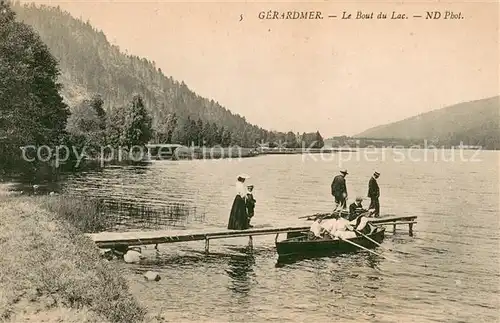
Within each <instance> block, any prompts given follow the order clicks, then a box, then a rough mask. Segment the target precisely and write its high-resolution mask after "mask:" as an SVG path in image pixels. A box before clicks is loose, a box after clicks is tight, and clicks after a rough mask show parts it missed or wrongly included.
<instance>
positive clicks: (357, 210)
mask: <svg viewBox="0 0 500 323" xmlns="http://www.w3.org/2000/svg"><path fill="white" fill-rule="evenodd" d="M361 202H363V198H362V197H361V196H358V197H356V201H355V202H354V203H352V204H351V205H349V221H352V220H354V219H356V218H357V217H358V216H359V215H360V214H362V213H365V212H366V210H365V209H363V205H362V204H361Z"/></svg>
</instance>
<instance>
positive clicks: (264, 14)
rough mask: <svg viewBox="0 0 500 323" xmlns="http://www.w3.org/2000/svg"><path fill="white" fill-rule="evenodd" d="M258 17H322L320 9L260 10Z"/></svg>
mask: <svg viewBox="0 0 500 323" xmlns="http://www.w3.org/2000/svg"><path fill="white" fill-rule="evenodd" d="M259 19H323V16H322V14H321V11H274V10H269V11H261V12H259Z"/></svg>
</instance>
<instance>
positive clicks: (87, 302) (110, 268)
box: [0, 183, 147, 323]
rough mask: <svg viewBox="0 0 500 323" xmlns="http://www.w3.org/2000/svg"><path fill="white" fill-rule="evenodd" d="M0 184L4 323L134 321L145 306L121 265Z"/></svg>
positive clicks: (38, 204) (34, 200)
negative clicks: (128, 282) (121, 270)
mask: <svg viewBox="0 0 500 323" xmlns="http://www.w3.org/2000/svg"><path fill="white" fill-rule="evenodd" d="M10 185H12V184H10V183H2V184H0V219H1V220H0V248H1V250H2V258H1V259H0V316H1V317H2V321H5V322H28V321H41V320H43V321H45V322H75V323H76V322H111V323H115V322H116V323H122V322H123V323H137V322H144V321H145V319H146V318H147V313H146V309H145V308H144V307H143V306H141V305H140V303H139V302H138V301H137V300H136V299H135V297H134V296H133V295H132V293H131V292H130V290H129V286H128V284H127V281H126V280H125V278H124V277H122V276H121V274H120V272H119V269H118V268H117V267H116V265H114V264H113V263H110V262H108V261H107V260H104V259H102V257H101V255H100V251H99V249H98V248H97V247H96V245H95V244H94V243H93V242H92V241H91V240H90V239H89V238H87V237H86V236H84V235H83V233H82V232H81V231H80V230H78V229H76V228H75V227H74V225H72V224H70V222H69V221H66V220H64V219H63V218H62V216H61V215H60V214H59V215H58V214H56V213H54V212H49V211H47V209H46V208H45V207H44V203H49V202H50V199H52V198H53V196H48V195H43V196H36V197H35V196H16V194H15V193H13V192H11V191H9V188H10Z"/></svg>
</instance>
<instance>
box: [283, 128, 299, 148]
mask: <svg viewBox="0 0 500 323" xmlns="http://www.w3.org/2000/svg"><path fill="white" fill-rule="evenodd" d="M285 142H286V146H287V148H296V147H297V137H295V134H294V133H293V132H292V131H289V132H287V133H286V136H285Z"/></svg>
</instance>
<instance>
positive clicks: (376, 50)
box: [36, 0, 500, 137]
mask: <svg viewBox="0 0 500 323" xmlns="http://www.w3.org/2000/svg"><path fill="white" fill-rule="evenodd" d="M36 2H37V3H45V4H52V5H59V6H60V7H61V8H62V9H64V10H67V11H69V12H70V13H71V14H72V15H73V16H75V17H81V18H82V19H84V20H87V19H88V20H90V22H91V23H92V25H94V27H96V28H98V29H101V30H103V31H104V33H105V34H106V36H107V37H108V40H110V41H111V42H112V43H115V44H117V45H119V46H120V48H121V49H122V50H127V51H128V53H130V54H134V55H138V56H142V57H146V58H148V59H149V60H152V61H155V62H156V65H157V67H160V68H161V69H162V70H163V72H164V73H165V74H166V75H171V76H173V77H174V78H175V79H177V80H179V81H182V80H183V81H184V82H185V83H186V84H187V85H188V87H189V88H191V89H192V90H194V91H195V92H197V93H198V94H200V95H202V96H204V97H208V98H213V99H214V100H216V101H218V102H219V103H220V104H221V105H223V106H225V107H226V108H228V109H230V110H231V111H233V112H235V113H239V114H241V115H243V116H245V117H246V119H247V120H248V121H249V122H251V123H254V124H258V125H259V126H262V127H264V128H266V129H274V130H279V131H288V130H293V131H294V132H303V131H315V130H319V131H320V132H321V133H322V134H323V136H324V137H330V136H332V135H343V134H346V135H353V134H356V133H359V132H361V131H363V130H365V129H367V128H370V127H372V126H377V125H380V124H385V123H389V122H393V121H397V120H400V119H403V118H407V117H410V116H413V115H416V114H419V113H422V112H427V111H430V110H434V109H437V108H441V107H444V106H447V105H451V104H455V103H459V102H462V101H468V100H475V99H481V98H485V97H489V96H494V95H497V94H498V93H499V92H500V90H499V57H500V53H499V36H498V33H499V30H498V20H499V18H498V17H499V11H498V8H499V7H498V4H497V3H495V2H490V3H487V2H470V1H469V2H462V3H460V1H453V2H431V1H426V2H425V1H418V2H408V1H405V2H401V1H399V2H393V3H391V2H387V1H384V2H382V1H379V2H377V3H374V2H357V3H355V2H346V1H343V2H342V1H336V2H325V1H323V2H315V3H314V2H309V3H298V2H296V3H292V2H288V3H278V2H276V1H275V2H258V3H256V2H254V3H251V4H250V3H243V2H239V3H236V2H233V3H229V2H226V3H224V2H221V1H219V2H212V3H208V2H198V3H195V2H189V3H180V2H166V1H158V2H145V1H139V0H136V1H120V2H118V1H71V2H69V1H66V2H64V1H48V0H39V1H36ZM267 10H299V11H300V10H315V11H322V12H323V15H324V16H327V15H338V16H341V15H342V11H348V12H354V13H355V12H356V11H357V10H362V11H365V12H372V11H374V12H375V15H376V14H377V13H378V12H380V11H384V12H387V13H388V14H389V15H390V13H391V12H392V11H398V12H405V13H407V14H408V15H411V16H412V15H419V14H421V15H425V11H427V10H429V11H430V10H441V11H443V12H444V11H445V10H452V11H454V12H460V11H461V12H462V15H463V16H464V17H465V19H462V20H442V19H441V20H425V19H423V18H420V19H418V18H410V19H407V20H400V21H397V20H389V19H387V20H376V19H375V20H364V21H361V20H350V21H347V20H344V21H342V20H340V19H339V18H337V19H329V18H325V19H323V20H311V21H305V20H278V21H276V20H260V19H258V14H259V12H260V11H267ZM240 14H242V15H243V21H241V22H240V21H239V20H240Z"/></svg>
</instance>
